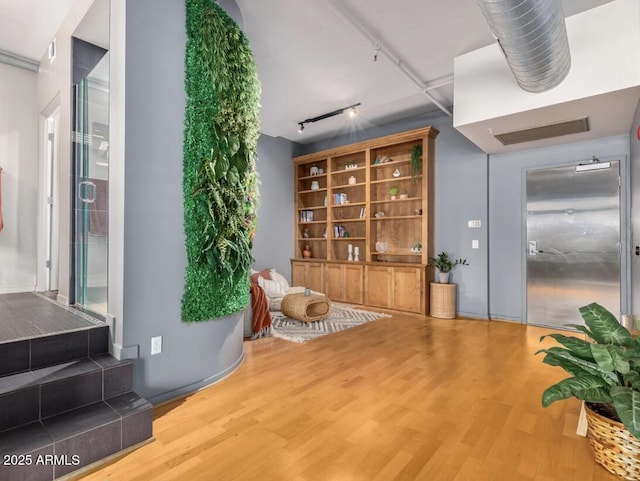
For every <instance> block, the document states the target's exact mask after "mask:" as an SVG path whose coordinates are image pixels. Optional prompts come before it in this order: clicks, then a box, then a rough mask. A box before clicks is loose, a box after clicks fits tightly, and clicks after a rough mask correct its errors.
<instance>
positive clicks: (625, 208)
mask: <svg viewBox="0 0 640 481" xmlns="http://www.w3.org/2000/svg"><path fill="white" fill-rule="evenodd" d="M596 157H597V158H598V159H599V160H600V161H601V162H606V161H613V160H618V161H619V162H620V164H619V166H620V311H621V312H620V313H615V312H614V313H613V314H614V315H616V316H620V315H622V314H631V297H632V295H631V248H632V240H631V195H630V192H631V165H630V162H629V156H628V155H627V154H620V155H606V156H605V155H596ZM591 161H592V159H591V158H581V159H577V160H571V161H563V162H557V163H549V164H541V165H536V166H527V167H523V169H522V174H521V182H522V188H521V192H522V197H521V206H520V212H521V216H520V222H521V225H520V231H521V239H522V245H521V249H520V252H521V256H520V262H521V266H522V273H523V275H522V299H523V302H522V313H521V316H522V317H521V319H522V324H528V319H527V305H528V302H529V299H528V297H527V278H528V272H527V173H528V172H531V171H535V170H544V169H555V168H558V167H571V166H576V165H578V164H581V163H588V162H591Z"/></svg>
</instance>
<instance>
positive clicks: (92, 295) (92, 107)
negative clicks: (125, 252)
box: [72, 53, 109, 316]
mask: <svg viewBox="0 0 640 481" xmlns="http://www.w3.org/2000/svg"><path fill="white" fill-rule="evenodd" d="M108 73H109V54H108V53H106V54H105V55H104V56H103V57H102V59H101V60H100V61H99V62H98V63H97V64H96V66H95V67H94V68H93V70H91V72H90V73H89V74H88V75H87V76H85V77H83V78H82V79H80V81H79V82H78V83H77V84H75V85H74V94H75V95H74V132H75V138H74V162H73V174H72V175H73V251H72V252H73V253H72V260H73V284H74V288H73V294H74V299H73V303H74V304H75V305H76V306H78V307H80V308H83V309H84V310H87V311H90V312H93V313H96V314H99V315H101V316H105V315H106V313H107V286H108V271H107V249H108V243H109V242H108V241H109V84H108V79H109V74H108Z"/></svg>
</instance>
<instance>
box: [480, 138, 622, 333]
mask: <svg viewBox="0 0 640 481" xmlns="http://www.w3.org/2000/svg"><path fill="white" fill-rule="evenodd" d="M593 155H595V156H597V157H599V158H601V159H602V158H606V157H610V156H615V157H616V158H619V159H620V160H621V164H620V171H621V176H622V179H623V188H622V199H621V214H622V217H623V221H624V222H626V219H627V218H628V216H629V209H628V195H627V193H628V192H627V186H626V182H627V181H628V178H629V175H628V172H629V162H628V158H629V136H628V135H622V136H616V137H607V138H603V139H597V140H591V141H586V142H579V143H568V144H562V145H557V146H553V147H545V148H538V149H529V150H522V151H518V152H513V153H506V154H498V155H492V156H491V158H490V161H489V188H488V189H489V199H490V200H489V218H490V228H489V238H490V246H489V259H490V269H489V270H490V273H491V276H490V285H489V288H490V295H489V298H490V306H489V307H490V315H491V317H493V318H497V319H509V320H518V321H523V320H524V317H525V315H524V312H525V309H526V306H525V302H526V299H525V298H524V297H525V296H524V285H525V284H524V283H525V275H526V274H525V270H524V249H525V246H524V227H525V226H524V218H525V216H524V196H525V189H524V183H523V179H524V175H525V172H526V170H527V169H533V168H544V167H554V166H560V165H567V164H571V163H573V164H577V163H578V162H580V161H583V162H584V161H587V160H589V159H591V157H592V156H593ZM625 227H626V224H622V225H621V232H622V233H623V236H624V235H625V234H624V233H625V232H628V229H626V228H625ZM623 240H624V239H623ZM625 243H626V240H625ZM625 259H626V260H627V262H628V257H627V256H623V279H622V281H623V284H622V290H623V292H625V291H626V289H627V286H628V282H627V281H626V278H627V271H626V264H627V262H625ZM626 302H627V296H626V294H623V297H622V303H621V305H622V306H625V305H626ZM624 310H625V308H624V307H623V311H624Z"/></svg>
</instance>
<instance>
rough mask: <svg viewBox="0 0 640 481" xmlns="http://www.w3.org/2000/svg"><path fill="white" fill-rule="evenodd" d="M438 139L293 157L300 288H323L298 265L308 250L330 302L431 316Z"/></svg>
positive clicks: (424, 134)
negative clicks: (312, 284) (429, 265)
mask: <svg viewBox="0 0 640 481" xmlns="http://www.w3.org/2000/svg"><path fill="white" fill-rule="evenodd" d="M437 135H438V131H437V130H436V129H434V128H433V127H424V128H421V129H416V130H411V131H408V132H403V133H399V134H394V135H388V136H385V137H380V138H378V139H372V140H368V141H365V142H359V143H356V144H351V145H347V146H342V147H337V148H334V149H330V150H325V151H322V152H316V153H313V154H308V155H304V156H300V157H296V158H294V159H293V162H294V174H295V226H296V228H295V229H294V233H295V242H294V245H295V252H294V256H293V260H292V270H295V271H296V272H292V278H293V279H295V280H294V281H293V283H294V284H297V285H307V286H308V284H309V283H310V282H314V281H315V282H316V284H315V285H318V282H319V281H318V278H316V279H314V280H312V279H310V278H308V277H305V275H308V270H309V268H308V267H307V268H306V269H307V271H305V272H306V273H307V274H303V272H302V271H303V270H304V269H303V265H300V266H295V267H294V263H295V262H297V261H302V259H303V252H304V251H305V246H309V249H310V250H311V259H307V260H306V262H316V263H319V264H322V267H321V268H320V267H318V268H317V269H316V270H322V271H323V274H324V275H325V276H326V282H324V278H323V279H322V281H323V282H324V287H323V288H322V289H318V290H321V291H325V293H326V294H327V295H328V296H329V297H330V298H331V299H335V300H345V301H346V302H353V303H365V304H368V305H371V306H380V307H388V308H391V309H401V310H407V311H411V312H422V313H424V312H425V303H426V297H427V293H426V292H425V290H426V289H425V287H424V286H425V285H426V283H428V281H430V280H431V277H432V273H431V272H430V271H426V270H425V266H426V265H427V262H428V258H429V256H432V255H433V225H434V224H433V218H434V216H433V204H434V162H435V138H436V136H437ZM417 154H419V155H417ZM416 159H418V160H419V161H418V162H416ZM396 190H397V193H396ZM350 252H351V254H352V256H354V257H355V259H354V260H355V261H359V262H355V261H353V262H352V261H350V260H349V253H350ZM356 253H357V255H356ZM391 264H393V266H391ZM342 265H343V266H346V267H341V266H342ZM378 266H379V267H380V269H378V268H377V267H378ZM396 266H397V267H396ZM403 266H405V267H406V269H402V267H403ZM316 275H317V272H316ZM298 279H300V281H298ZM303 279H304V281H305V282H304V283H303V282H302V280H303ZM367 279H368V281H367ZM352 286H357V287H358V288H359V289H360V293H358V294H356V293H355V287H352ZM372 286H373V287H372ZM347 299H348V300H347Z"/></svg>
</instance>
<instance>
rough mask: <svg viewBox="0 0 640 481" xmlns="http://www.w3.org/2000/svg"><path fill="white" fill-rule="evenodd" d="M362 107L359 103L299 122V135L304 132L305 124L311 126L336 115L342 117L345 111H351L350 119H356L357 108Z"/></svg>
mask: <svg viewBox="0 0 640 481" xmlns="http://www.w3.org/2000/svg"><path fill="white" fill-rule="evenodd" d="M360 105H362V103H361V102H358V103H357V104H353V105H348V106H346V107H343V108H341V109H338V110H334V111H332V112H328V113H326V114H322V115H318V116H317V117H312V118H310V119H306V120H303V121H302V122H298V133H300V134H301V133H302V132H303V131H304V126H305V124H311V123H314V122H317V121H318V120H324V119H328V118H329V117H333V116H335V115H340V114H342V113H344V111H345V110H348V111H349V116H350V117H355V116H356V115H357V114H358V111H357V109H356V107H359V106H360Z"/></svg>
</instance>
